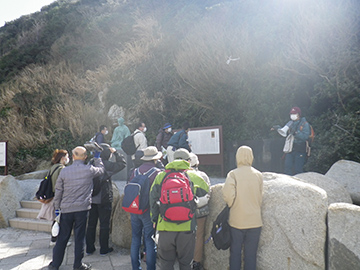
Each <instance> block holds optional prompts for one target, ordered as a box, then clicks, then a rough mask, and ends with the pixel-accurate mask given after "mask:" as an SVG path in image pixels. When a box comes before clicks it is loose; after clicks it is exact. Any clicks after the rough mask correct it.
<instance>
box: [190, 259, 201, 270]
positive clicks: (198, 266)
mask: <svg viewBox="0 0 360 270" xmlns="http://www.w3.org/2000/svg"><path fill="white" fill-rule="evenodd" d="M191 269H193V270H201V269H202V265H201V263H199V262H195V261H193V262H192V264H191Z"/></svg>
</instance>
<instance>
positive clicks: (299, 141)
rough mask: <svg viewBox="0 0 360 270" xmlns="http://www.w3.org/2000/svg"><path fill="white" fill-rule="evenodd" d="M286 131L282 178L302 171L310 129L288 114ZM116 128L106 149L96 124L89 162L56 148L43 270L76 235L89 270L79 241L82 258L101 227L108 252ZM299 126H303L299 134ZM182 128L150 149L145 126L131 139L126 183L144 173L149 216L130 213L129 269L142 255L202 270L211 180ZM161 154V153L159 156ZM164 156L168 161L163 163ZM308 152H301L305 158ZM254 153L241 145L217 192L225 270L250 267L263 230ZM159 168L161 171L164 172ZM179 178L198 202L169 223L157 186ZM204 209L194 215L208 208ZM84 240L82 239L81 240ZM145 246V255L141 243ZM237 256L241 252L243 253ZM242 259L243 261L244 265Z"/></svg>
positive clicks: (164, 132)
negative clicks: (55, 230) (54, 223)
mask: <svg viewBox="0 0 360 270" xmlns="http://www.w3.org/2000/svg"><path fill="white" fill-rule="evenodd" d="M290 115H291V121H292V122H291V123H290V125H289V130H290V132H291V133H292V134H293V135H294V137H295V140H294V148H293V151H292V152H291V153H290V154H289V155H287V158H286V160H285V170H286V173H288V174H293V173H294V172H300V171H302V166H303V164H304V161H303V154H304V151H305V150H304V147H303V143H304V141H305V140H306V139H307V138H308V137H309V133H310V127H309V124H308V123H307V122H306V120H305V118H301V110H300V109H299V108H297V107H294V108H292V110H291V112H290ZM118 122H119V126H118V127H117V128H116V129H115V130H114V134H113V137H112V140H111V146H110V145H109V144H106V143H105V138H104V136H105V135H106V134H107V132H108V131H107V128H106V126H101V127H100V130H99V132H98V133H97V134H96V135H95V141H96V142H97V143H98V144H99V145H100V146H101V147H102V149H103V150H102V151H95V152H94V157H93V158H92V159H91V160H90V162H88V163H85V160H86V159H87V149H86V148H85V147H83V146H78V147H75V148H74V149H73V150H72V159H73V162H72V164H71V165H69V166H66V165H67V164H68V163H69V160H70V159H69V153H68V152H67V151H66V150H55V152H54V154H53V157H52V163H53V166H52V167H51V169H50V173H52V181H53V190H54V192H55V197H54V199H53V201H52V202H51V204H52V209H55V211H53V212H51V213H50V212H46V215H47V216H46V218H47V219H54V218H55V216H57V215H58V214H60V215H61V216H60V232H59V234H58V236H57V239H52V241H56V244H55V246H54V248H53V258H52V261H51V263H50V264H49V267H48V268H49V269H59V267H60V265H61V263H62V261H63V258H64V252H65V248H66V246H67V245H68V241H69V238H70V236H71V232H72V229H74V242H75V249H74V252H75V257H74V264H73V267H74V269H91V265H90V264H87V263H83V262H82V258H83V256H84V250H85V248H84V243H85V242H86V253H87V254H90V255H91V254H93V253H94V252H95V250H96V249H95V236H96V226H97V222H98V220H99V221H100V236H99V237H100V241H99V243H100V254H102V255H105V254H108V253H110V252H112V251H113V248H112V247H110V246H109V233H110V216H111V211H112V201H113V190H112V182H111V176H112V175H114V174H115V173H117V172H119V171H121V170H123V169H124V168H125V166H126V157H124V155H122V154H121V153H119V152H120V151H118V150H119V149H120V150H121V141H122V140H123V139H124V138H126V137H127V136H130V135H131V133H130V131H129V129H128V128H127V127H126V126H125V125H124V119H123V118H119V119H118ZM300 127H301V128H300ZM188 131H189V125H188V123H185V124H184V125H183V128H182V129H181V130H180V131H178V132H177V133H175V134H173V132H172V126H171V124H169V123H166V124H165V125H164V126H163V127H162V128H161V129H160V130H159V133H158V135H157V137H156V142H155V146H148V145H147V139H146V136H145V132H146V126H145V123H143V122H140V123H139V124H138V125H137V127H136V129H135V131H134V133H133V135H134V143H135V145H136V147H137V152H136V153H135V155H133V156H132V157H131V159H132V162H133V166H131V167H132V168H131V171H130V172H129V173H130V176H129V179H128V181H129V182H131V180H132V179H133V178H134V177H135V176H136V175H138V174H142V175H145V174H146V175H147V177H148V181H149V183H150V185H149V186H150V188H149V190H148V193H149V194H148V195H149V210H148V211H145V212H144V213H143V214H130V215H131V227H132V243H131V263H132V269H133V270H138V269H141V258H142V255H144V254H146V265H147V269H156V266H157V267H158V269H160V270H168V269H174V264H175V261H176V260H177V261H178V262H179V266H180V269H181V270H185V269H189V270H190V269H202V265H201V262H202V259H203V258H202V257H203V246H204V228H205V222H206V216H207V215H208V213H209V209H208V201H209V197H210V195H209V186H210V181H209V177H208V176H207V175H206V174H205V173H204V172H201V171H199V170H198V165H199V160H198V157H197V156H196V155H195V154H194V153H191V147H190V145H189V143H188V136H187V132H188ZM165 150H166V151H165ZM163 153H166V155H167V157H166V159H164V156H163ZM305 154H306V153H305ZM253 159H254V157H253V152H252V149H251V148H250V147H248V146H241V147H239V149H238V150H237V153H236V161H237V168H236V169H234V170H231V171H230V172H229V173H228V174H227V177H226V181H225V184H224V186H223V189H222V194H223V199H224V201H225V202H226V204H227V205H228V206H229V207H230V213H229V220H228V222H229V225H230V226H231V238H232V242H231V246H230V262H229V264H230V270H235V269H241V264H242V260H244V264H245V269H256V253H257V249H258V243H259V238H260V233H261V227H262V219H261V203H262V190H263V178H262V174H261V173H260V172H259V171H258V170H256V169H255V168H253V167H252V163H253ZM164 163H165V166H164ZM174 171H175V172H184V173H186V176H187V177H188V179H189V182H190V183H191V189H192V192H193V194H194V196H196V198H197V200H196V202H197V206H196V207H197V209H196V211H194V213H195V214H194V215H193V216H191V218H189V220H186V221H181V222H172V221H171V220H168V219H167V218H165V217H164V216H163V214H161V211H162V209H161V206H160V203H159V200H160V197H161V196H162V194H161V193H162V185H163V183H164V179H165V178H166V177H167V175H168V174H169V172H174ZM206 207H207V210H204V211H198V210H199V209H200V208H201V209H206ZM85 240H86V241H85ZM142 244H143V245H144V252H142V251H141V245H142ZM242 250H243V251H244V254H243V255H242ZM242 258H243V259H242Z"/></svg>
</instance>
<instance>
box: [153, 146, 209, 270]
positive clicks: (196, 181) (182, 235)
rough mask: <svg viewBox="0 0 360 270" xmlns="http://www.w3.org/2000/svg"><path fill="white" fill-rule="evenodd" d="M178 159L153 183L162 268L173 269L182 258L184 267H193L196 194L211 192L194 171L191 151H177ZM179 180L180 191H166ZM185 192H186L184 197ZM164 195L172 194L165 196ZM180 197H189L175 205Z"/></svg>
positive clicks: (186, 269)
mask: <svg viewBox="0 0 360 270" xmlns="http://www.w3.org/2000/svg"><path fill="white" fill-rule="evenodd" d="M174 158H175V160H174V161H173V162H170V163H168V164H167V165H166V166H165V169H166V170H165V172H161V173H159V174H158V175H157V176H156V178H155V180H154V183H153V185H152V186H151V189H150V211H151V219H152V222H153V223H154V224H155V227H156V229H157V231H158V243H157V247H158V267H159V269H160V270H172V269H174V263H175V261H176V260H178V261H179V265H180V270H190V269H191V261H192V259H193V256H194V248H195V229H196V218H195V215H193V214H194V212H195V209H196V203H195V201H194V200H193V198H192V197H193V196H199V197H202V196H205V195H206V194H207V193H208V192H209V187H208V185H207V184H206V182H205V181H204V180H203V179H202V178H201V177H199V176H198V175H197V174H195V173H194V172H192V171H191V170H190V163H189V161H190V155H189V151H188V150H186V149H178V150H176V151H175V153H174ZM175 181H176V182H177V183H180V184H181V185H182V186H181V187H178V190H177V191H179V192H176V191H174V192H171V190H166V189H167V188H170V187H171V184H172V183H174V182H175ZM180 190H181V192H180ZM181 193H183V194H185V195H184V196H181V197H180V194H181ZM161 194H169V196H165V197H162V196H161ZM177 194H178V195H179V196H177ZM175 197H176V198H175ZM179 198H180V200H181V199H188V200H187V201H186V202H184V203H180V204H179V203H176V204H171V201H174V202H177V199H179ZM166 201H167V202H166ZM159 204H160V205H159ZM179 209H181V211H180V210H179Z"/></svg>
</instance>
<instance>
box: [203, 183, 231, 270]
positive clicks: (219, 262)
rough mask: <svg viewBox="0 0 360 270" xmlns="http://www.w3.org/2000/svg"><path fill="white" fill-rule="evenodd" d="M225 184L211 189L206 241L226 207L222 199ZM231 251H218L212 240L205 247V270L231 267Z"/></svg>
mask: <svg viewBox="0 0 360 270" xmlns="http://www.w3.org/2000/svg"><path fill="white" fill-rule="evenodd" d="M223 186H224V184H217V185H214V186H211V187H210V194H211V197H210V200H209V208H210V214H209V215H208V217H207V219H206V225H205V239H208V238H209V237H210V234H211V228H212V224H213V222H214V221H215V219H216V217H217V216H218V214H219V213H220V212H221V210H222V209H224V207H225V201H224V199H223V197H222V192H221V190H222V187H223ZM229 256H230V252H229V250H217V249H216V248H215V246H214V243H213V241H212V240H210V241H209V242H208V243H207V244H205V245H204V258H203V259H204V267H205V269H209V270H210V269H224V270H225V269H227V268H226V267H224V266H225V265H226V266H228V265H229Z"/></svg>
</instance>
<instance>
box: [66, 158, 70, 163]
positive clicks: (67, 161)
mask: <svg viewBox="0 0 360 270" xmlns="http://www.w3.org/2000/svg"><path fill="white" fill-rule="evenodd" d="M69 162H70V159H69V157H67V158H65V165H66V164H68V163H69Z"/></svg>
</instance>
